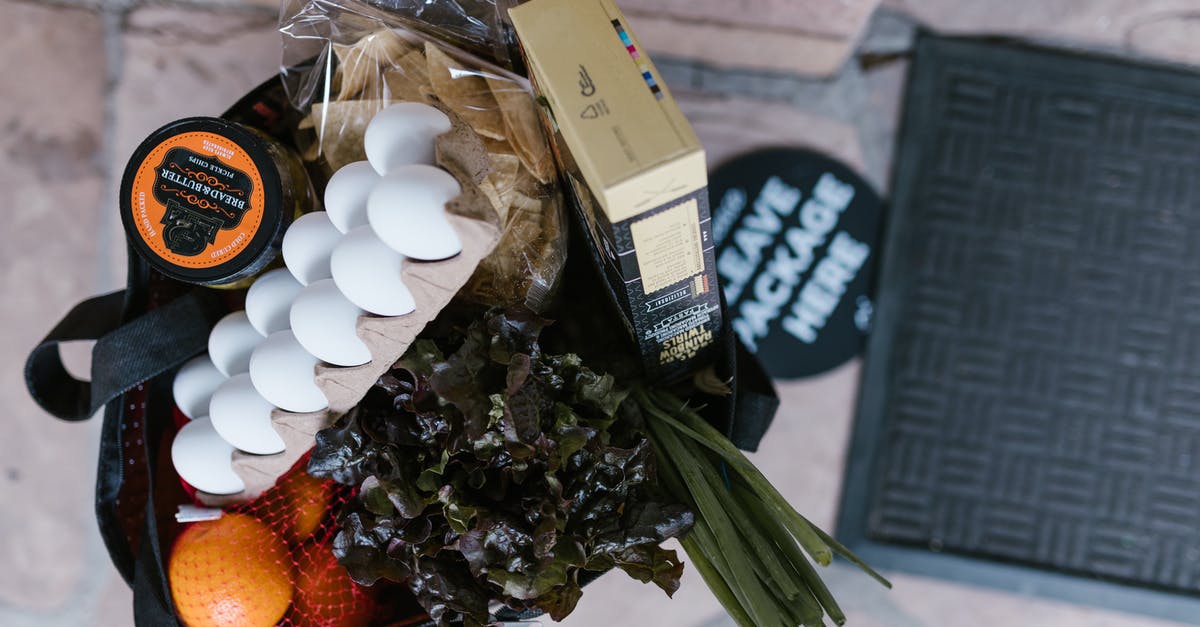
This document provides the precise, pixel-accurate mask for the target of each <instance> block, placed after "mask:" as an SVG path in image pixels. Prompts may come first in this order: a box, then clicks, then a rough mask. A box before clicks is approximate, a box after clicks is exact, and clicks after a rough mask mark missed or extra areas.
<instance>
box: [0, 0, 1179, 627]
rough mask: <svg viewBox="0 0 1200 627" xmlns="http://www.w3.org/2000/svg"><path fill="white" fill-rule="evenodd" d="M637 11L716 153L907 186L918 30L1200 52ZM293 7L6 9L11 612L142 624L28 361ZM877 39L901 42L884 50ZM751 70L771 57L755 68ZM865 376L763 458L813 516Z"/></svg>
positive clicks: (36, 5) (0, 202) (1167, 54)
mask: <svg viewBox="0 0 1200 627" xmlns="http://www.w3.org/2000/svg"><path fill="white" fill-rule="evenodd" d="M619 1H622V2H623V3H624V4H625V5H626V6H627V7H628V8H629V9H630V16H631V17H630V19H631V21H632V22H633V25H634V29H635V30H636V31H637V32H638V33H639V34H640V35H641V37H642V39H643V44H644V45H646V46H647V47H649V48H650V49H652V50H657V51H666V52H667V53H668V54H667V55H665V56H664V55H662V54H660V55H658V56H657V60H658V61H659V66H660V69H661V70H662V71H663V73H664V75H665V78H666V81H667V82H668V84H670V86H671V87H672V89H673V91H674V92H675V93H676V94H677V95H678V96H679V98H680V100H681V102H682V104H683V106H684V108H685V110H686V112H687V114H688V115H689V117H690V118H691V119H692V121H693V123H694V125H695V127H696V129H697V131H698V132H699V134H700V136H701V138H702V140H703V141H704V143H705V144H706V146H707V148H708V150H709V154H710V160H711V161H712V162H713V163H714V164H715V163H718V162H720V161H722V160H724V159H726V158H728V157H730V156H733V155H734V154H737V153H738V152H742V151H745V150H747V149H750V148H753V147H755V146H760V145H771V144H774V145H778V144H793V145H807V146H811V147H815V148H818V149H820V150H823V151H826V152H828V153H830V154H832V155H835V156H837V157H839V158H840V159H842V160H844V161H846V162H847V163H850V164H851V165H853V166H855V167H857V168H859V169H860V170H861V171H862V172H863V173H864V174H865V175H866V177H867V178H868V180H869V181H871V182H872V183H873V184H874V185H876V186H877V187H878V188H880V189H881V190H884V191H886V186H887V173H888V171H889V168H890V154H891V148H892V142H893V138H894V135H895V130H896V120H897V116H898V109H899V102H900V94H901V91H902V87H903V81H904V75H905V71H906V64H905V61H904V60H903V52H904V51H905V50H906V49H907V48H908V46H909V45H910V42H911V36H912V32H913V28H914V25H915V24H916V23H917V22H922V23H925V24H927V25H929V26H932V27H934V28H938V29H942V30H945V31H948V32H957V33H971V34H994V35H1005V36H1016V37H1021V38H1027V39H1034V40H1039V41H1050V42H1053V43H1055V44H1057V45H1064V46H1072V47H1081V48H1089V49H1092V48H1096V49H1104V50H1109V51H1116V52H1119V53H1122V54H1126V55H1131V56H1139V57H1150V58H1157V59H1163V60H1168V61H1174V62H1179V63H1200V17H1198V16H1200V2H1197V0H1189V1H1182V0H1090V1H1089V2H1080V1H1078V0H1009V1H1008V2H1003V3H996V2H990V1H988V0H882V8H880V9H878V10H875V12H874V13H871V10H872V9H873V8H874V5H875V4H877V2H870V1H859V0H843V1H842V2H839V3H836V4H838V5H839V6H840V7H841V8H839V9H837V10H833V9H830V8H829V6H826V5H833V4H835V3H827V0H792V1H791V2H790V3H789V2H785V1H784V0H757V1H750V0H741V1H739V2H729V1H728V0H706V1H703V2H701V1H699V0H695V2H683V1H682V0H658V1H651V0H619ZM276 6H277V5H276V3H275V2H274V1H273V0H174V1H172V0H163V1H157V2H149V1H146V2H141V1H138V0H57V1H55V2H33V1H26V0H0V52H2V53H3V56H4V58H5V59H7V60H8V67H7V68H6V70H5V71H4V72H3V73H0V89H2V91H0V93H2V94H3V95H4V96H5V98H4V100H3V102H0V125H2V127H3V128H4V129H5V131H6V132H5V133H4V134H3V136H2V137H0V208H3V209H4V210H5V212H6V215H8V216H10V218H9V220H10V222H9V225H8V227H7V229H5V230H4V233H5V234H6V241H5V242H4V244H5V245H4V246H3V247H2V248H0V260H2V261H3V263H2V264H0V268H2V270H0V288H3V290H4V292H3V293H4V294H5V295H6V297H7V305H6V307H5V310H4V311H5V314H4V316H5V317H4V325H3V327H0V351H2V353H0V373H3V382H4V385H3V387H0V400H2V401H4V402H5V406H6V407H7V408H8V416H7V418H6V419H5V420H4V422H3V424H4V427H3V431H2V432H0V434H2V436H0V455H2V457H0V503H2V504H3V505H2V506H0V556H3V557H0V625H4V626H5V627H9V626H13V627H25V626H33V625H37V626H39V627H41V626H48V627H58V626H76V625H100V626H104V627H110V626H111V627H123V626H126V625H131V624H132V613H131V611H130V603H131V600H130V594H129V592H128V590H127V589H126V588H125V586H124V584H123V583H122V582H121V581H120V579H119V578H118V577H117V576H116V574H115V572H114V571H113V569H112V567H111V566H110V565H109V564H108V561H107V555H106V554H105V552H104V549H103V547H102V546H101V545H100V542H99V538H98V536H97V534H96V532H95V529H94V526H95V523H94V520H93V518H92V512H91V488H92V481H93V475H94V465H95V451H96V438H97V431H98V426H99V425H98V424H97V423H95V422H93V423H87V424H76V425H67V424H61V423H58V422H56V421H54V420H53V419H51V418H49V417H47V416H45V415H43V414H42V413H41V412H40V411H39V410H38V409H37V408H36V406H35V405H34V404H33V403H32V401H31V400H29V399H28V398H27V396H26V394H25V392H24V389H23V385H22V383H21V378H20V367H21V363H22V362H23V360H24V356H25V354H26V352H27V351H28V349H29V348H30V347H31V346H32V344H33V342H35V341H36V339H37V338H38V337H40V336H41V335H42V334H44V333H45V331H46V330H47V329H48V327H49V325H50V323H51V322H52V321H53V320H55V319H57V317H58V316H60V315H62V314H63V313H64V312H65V311H66V310H67V308H68V307H69V306H70V305H71V304H73V303H75V302H77V301H78V300H81V299H83V298H85V297H87V296H89V295H92V294H95V293H99V292H102V291H107V290H111V289H115V288H118V287H120V285H121V284H122V281H123V272H124V248H123V243H122V236H121V229H120V225H119V219H118V217H117V214H116V211H115V195H116V194H115V188H116V184H117V179H118V177H119V175H120V170H121V168H122V167H123V165H124V162H125V159H126V158H127V156H128V154H129V153H130V152H131V151H132V149H133V147H134V146H135V145H136V144H137V142H138V141H140V140H141V138H142V137H144V136H145V134H146V133H148V132H149V131H151V130H153V129H154V128H156V127H157V126H159V125H160V124H161V123H163V122H166V121H168V120H171V119H175V118H179V117H184V116H188V115H204V114H209V115H211V114H216V113H219V112H220V111H221V110H222V109H223V108H224V107H225V106H226V105H227V104H229V103H231V102H232V101H233V100H234V99H235V98H236V96H238V95H239V94H241V93H242V92H244V91H246V90H248V89H249V88H251V87H253V86H254V85H256V84H257V83H258V82H260V81H261V80H263V79H264V78H265V77H267V76H269V75H270V74H271V73H272V72H274V71H275V69H276V67H277V64H278V58H279V51H278V45H279V38H278V34H277V33H276V32H275V27H274V23H275V14H276V10H277V9H276ZM746 6H759V7H767V10H764V11H761V12H753V13H752V12H747V11H744V10H741V9H742V8H744V7H746ZM693 7H694V10H693ZM789 11H791V13H789ZM868 16H869V19H868ZM642 24H646V25H647V27H646V28H645V29H642V28H641V25H642ZM714 25H716V26H714ZM700 27H703V28H717V29H718V31H720V32H726V31H728V32H735V31H736V34H738V35H745V34H747V33H750V34H753V33H756V32H757V33H760V34H763V36H766V35H772V36H777V37H779V38H780V39H779V40H778V41H780V42H783V43H780V44H779V45H780V46H784V44H786V46H785V47H784V48H780V49H786V50H790V51H791V53H792V54H791V56H790V57H789V58H787V59H766V60H765V61H764V60H763V59H762V58H761V57H763V56H765V55H763V54H762V52H763V50H764V49H759V50H758V51H757V52H758V54H757V56H756V54H754V53H755V50H753V49H749V50H745V49H744V50H743V51H742V54H743V56H742V57H731V56H729V55H726V56H725V57H723V58H720V59H716V58H713V57H712V55H708V56H706V54H707V52H706V49H703V48H704V47H703V46H698V45H697V43H696V40H695V38H694V35H695V32H696V29H697V28H700ZM785 39H786V41H785ZM797 51H802V52H808V54H797ZM864 52H870V53H873V56H874V57H875V58H891V56H892V55H893V54H896V53H898V55H899V56H898V57H897V60H894V61H891V62H886V63H880V64H864V63H861V62H860V58H862V57H861V55H862V53H864ZM685 55H689V56H685ZM810 61H812V62H811V63H810ZM750 65H754V66H756V67H757V69H744V66H750ZM764 67H765V68H766V69H764ZM739 68H742V69H739ZM74 354H75V355H76V356H78V354H79V351H74ZM75 361H76V362H78V363H83V362H84V361H85V360H75ZM858 374H859V364H858V363H857V362H854V363H851V364H848V365H846V366H843V367H842V368H839V369H837V370H835V371H833V372H831V373H828V374H826V375H823V376H821V377H817V378H814V379H810V380H806V381H802V382H796V383H789V384H787V385H783V386H781V389H780V392H781V394H782V396H783V401H784V405H783V410H782V411H781V414H780V416H779V417H778V418H777V419H776V423H775V426H774V427H773V430H772V432H771V434H770V437H769V438H768V439H767V440H766V442H765V444H764V446H763V449H762V451H760V452H759V453H758V454H757V455H756V461H757V462H758V463H759V464H760V465H761V467H762V468H763V470H764V472H765V473H766V474H767V475H768V476H769V477H771V478H772V479H774V480H775V481H776V483H777V484H778V485H780V486H781V487H782V488H783V491H784V492H785V494H786V495H787V496H788V497H789V498H790V499H791V500H792V501H793V502H794V503H795V504H796V506H797V508H798V509H800V510H801V511H803V512H805V513H807V514H809V515H810V516H811V517H812V518H813V519H814V520H815V522H817V523H819V524H822V525H824V526H826V527H827V528H828V527H830V526H831V525H832V522H833V518H834V515H835V510H836V507H837V497H838V492H839V483H840V475H841V465H842V461H843V455H844V449H845V442H846V438H847V435H848V433H849V429H850V424H851V416H852V411H853V405H854V399H855V396H856V386H857V381H858ZM828 577H829V580H830V583H831V587H832V588H833V590H834V592H835V594H836V595H837V596H838V597H839V598H841V599H842V601H843V605H844V606H845V607H846V609H847V613H848V614H849V616H850V624H851V625H853V626H857V627H933V626H942V625H954V626H960V625H964V626H965V625H970V626H979V627H1000V626H1008V625H1024V626H1029V625H1033V626H1066V627H1075V626H1078V627H1084V626H1087V627H1106V626H1111V627H1116V626H1117V625H1122V626H1134V627H1154V626H1161V627H1166V626H1167V623H1163V622H1160V621H1153V620H1150V619H1146V618H1142V617H1135V616H1128V615H1123V614H1117V613H1112V612H1106V611H1100V610H1093V609H1088V608H1082V607H1079V606H1074V605H1069V604H1064V603H1056V602H1052V601H1046V600H1039V599H1029V598H1025V597H1021V596H1017V595H1011V594H1006V593H1000V592H995V591H990V590H980V589H975V588H969V587H964V586H959V585H955V584H951V583H947V582H943V581H935V580H929V579H923V578H917V577H910V576H895V577H894V578H893V581H894V582H895V584H896V588H895V590H893V591H891V592H886V591H883V590H881V589H879V588H878V587H876V586H875V585H874V584H873V582H871V581H870V580H868V579H867V578H866V577H863V576H860V575H859V574H858V573H856V572H854V571H852V570H850V569H848V568H844V567H834V568H831V569H830V570H829V572H828ZM565 624H566V625H572V626H574V627H584V626H592V625H594V626H596V627H601V626H606V627H607V626H609V625H614V624H648V625H671V626H684V627H701V626H705V627H708V626H714V627H715V626H718V625H721V626H723V625H729V624H730V623H729V622H728V620H726V619H724V618H723V615H722V613H721V611H720V608H719V606H718V605H717V604H716V603H715V601H714V600H713V599H712V598H711V595H709V594H708V592H707V590H706V589H705V588H704V586H703V584H702V582H700V581H699V579H698V578H697V577H695V575H694V574H689V575H688V576H687V577H686V579H685V584H684V588H683V590H681V591H680V592H679V593H678V595H677V597H676V599H674V600H671V601H668V600H667V599H666V598H665V597H663V596H662V595H660V594H659V593H658V592H657V591H656V590H653V589H649V588H645V587H642V586H641V585H640V584H637V583H634V582H632V581H630V580H628V579H627V578H624V577H605V578H602V579H601V580H600V581H599V582H597V583H596V584H594V585H592V586H590V587H589V588H588V590H587V594H586V595H585V596H584V598H583V601H582V603H581V604H580V608H579V611H578V612H577V613H576V615H575V616H573V617H572V618H570V619H568V620H567V621H566V622H565Z"/></svg>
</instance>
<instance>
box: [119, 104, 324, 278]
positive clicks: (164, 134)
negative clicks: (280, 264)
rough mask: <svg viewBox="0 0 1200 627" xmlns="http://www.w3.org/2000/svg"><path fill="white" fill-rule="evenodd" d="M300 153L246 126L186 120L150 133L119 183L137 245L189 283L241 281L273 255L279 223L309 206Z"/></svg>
mask: <svg viewBox="0 0 1200 627" xmlns="http://www.w3.org/2000/svg"><path fill="white" fill-rule="evenodd" d="M313 196H314V195H313V192H312V188H311V185H310V184H309V180H308V176H307V174H306V173H305V170H304V167H303V166H302V165H301V163H300V160H299V158H298V157H297V155H295V154H294V153H293V152H292V151H291V150H290V149H289V148H287V147H285V146H284V145H283V144H280V143H279V142H277V141H275V140H274V139H272V138H270V137H268V136H267V135H265V134H263V133H260V132H258V131H256V130H254V129H252V128H250V127H247V126H242V125H240V124H236V123H233V122H229V121H226V120H222V119H219V118H188V119H184V120H179V121H176V122H172V123H170V124H167V125H166V126H164V127H162V128H160V129H158V130H157V131H155V132H154V133H152V134H151V135H150V136H149V137H148V138H147V139H146V140H145V141H143V142H142V144H141V145H140V146H138V148H137V150H136V151H134V154H133V157H132V158H131V159H130V160H129V164H128V165H127V166H126V168H125V174H124V177H123V178H122V180H121V196H120V208H121V220H122V222H123V223H124V226H125V233H126V236H127V237H128V239H129V241H130V243H131V244H132V245H133V248H134V250H136V251H137V253H138V254H139V255H141V256H142V257H143V258H145V260H146V261H147V262H148V263H149V264H150V265H151V266H153V267H154V268H155V269H157V270H158V271H160V272H162V273H163V274H165V275H167V276H169V277H171V278H173V279H176V280H179V281H184V282H186V283H194V284H198V285H211V286H241V283H240V282H242V281H243V280H245V279H248V278H249V277H252V276H254V275H255V274H257V273H259V272H261V271H262V270H264V269H266V268H267V266H268V265H269V264H270V263H271V262H272V261H274V260H275V258H276V257H277V256H278V254H279V245H280V238H281V237H282V236H283V232H284V229H286V228H287V226H288V224H290V223H291V221H292V219H293V218H294V217H295V216H296V215H299V214H302V213H305V212H307V211H310V210H311V209H312V203H313Z"/></svg>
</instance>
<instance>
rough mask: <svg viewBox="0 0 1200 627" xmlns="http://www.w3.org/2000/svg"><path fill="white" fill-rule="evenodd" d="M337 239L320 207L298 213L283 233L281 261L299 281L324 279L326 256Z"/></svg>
mask: <svg viewBox="0 0 1200 627" xmlns="http://www.w3.org/2000/svg"><path fill="white" fill-rule="evenodd" d="M341 239H342V232H341V231H339V230H337V227H335V226H333V222H331V221H330V220H329V215H328V214H326V213H325V212H324V211H316V212H313V213H310V214H308V215H306V216H302V217H301V218H300V219H299V220H296V222H295V223H294V224H292V226H291V228H289V229H288V230H287V233H286V234H284V236H283V263H284V264H285V265H287V269H288V270H290V271H291V272H292V276H294V277H296V280H297V281H299V282H300V284H301V285H308V284H309V283H312V282H313V281H320V280H321V279H328V278H329V277H330V276H331V275H330V273H329V257H330V255H332V254H333V248H334V246H337V243H338V241H340V240H341Z"/></svg>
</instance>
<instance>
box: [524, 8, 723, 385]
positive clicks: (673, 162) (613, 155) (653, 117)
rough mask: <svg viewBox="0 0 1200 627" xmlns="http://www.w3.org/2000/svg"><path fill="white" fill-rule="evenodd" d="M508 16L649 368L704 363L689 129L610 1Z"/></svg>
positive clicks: (703, 257)
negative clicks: (510, 17)
mask: <svg viewBox="0 0 1200 627" xmlns="http://www.w3.org/2000/svg"><path fill="white" fill-rule="evenodd" d="M510 15H511V16H512V20H513V26H514V27H515V29H516V32H517V37H518V39H519V40H520V42H521V46H522V50H523V52H524V54H525V59H526V62H527V64H528V67H529V71H530V75H531V77H532V79H533V82H534V85H535V87H536V88H537V90H538V92H539V93H540V95H541V96H542V97H543V98H544V99H545V101H546V103H547V105H548V114H549V121H550V125H551V129H552V131H553V132H554V136H555V140H556V148H557V152H558V156H559V159H560V162H561V165H562V166H563V169H564V170H565V171H566V173H567V179H568V180H569V182H570V183H571V187H572V191H573V192H574V197H575V201H576V202H575V206H576V210H577V211H578V212H579V214H580V218H581V219H582V222H583V224H585V225H586V229H585V230H586V232H587V237H588V239H589V240H591V244H592V245H593V248H594V250H595V251H596V253H597V257H598V258H599V259H600V263H601V265H602V266H603V268H604V272H605V275H606V276H607V278H608V281H609V285H610V287H611V289H612V291H613V292H614V294H615V296H616V300H617V303H618V305H619V306H620V307H621V310H622V311H623V312H624V314H625V318H626V322H627V323H628V326H629V328H630V331H631V332H632V333H633V335H634V336H635V338H636V340H637V343H638V345H639V347H640V348H641V352H642V358H643V362H644V363H645V365H646V369H647V372H648V373H649V374H650V375H651V376H653V377H657V378H673V377H678V376H681V375H683V374H686V373H688V372H690V371H692V370H695V369H697V368H699V367H701V366H703V365H704V364H705V363H706V362H708V361H711V351H712V347H713V345H714V341H715V336H716V334H717V333H718V332H719V330H720V328H721V311H720V297H719V295H718V292H717V277H716V271H715V263H714V260H713V239H712V232H711V228H710V219H709V209H708V190H707V185H708V177H707V173H706V169H705V167H706V166H705V159H704V149H703V148H702V147H701V146H700V142H699V140H698V139H696V134H695V133H694V132H693V131H692V128H691V126H690V125H689V124H688V122H687V120H686V119H685V118H684V117H683V113H682V112H681V111H680V110H679V106H678V105H677V104H676V103H675V100H674V99H673V98H672V97H671V94H670V91H668V90H667V88H666V87H665V86H664V85H662V79H661V77H660V76H659V74H658V71H657V70H655V68H654V65H653V64H652V63H651V62H650V59H649V58H648V57H646V55H645V53H644V52H643V51H642V49H641V46H640V44H639V42H638V40H637V38H636V37H635V36H634V35H633V34H632V33H631V32H629V29H628V25H627V23H626V22H625V18H624V16H622V15H621V12H620V10H619V9H617V7H616V5H615V4H613V3H612V2H611V0H533V1H532V2H529V3H527V4H523V5H521V6H518V7H516V8H514V9H511V10H510Z"/></svg>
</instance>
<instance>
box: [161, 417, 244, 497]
mask: <svg viewBox="0 0 1200 627" xmlns="http://www.w3.org/2000/svg"><path fill="white" fill-rule="evenodd" d="M171 463H172V464H173V465H174V466H175V472H176V473H178V474H179V476H180V478H182V479H183V480H184V481H186V482H188V484H190V485H191V486H192V487H194V488H196V489H197V490H202V491H204V492H208V493H209V494H237V493H238V492H241V491H242V490H245V489H246V484H245V483H243V482H242V478H241V477H239V476H238V475H237V473H236V472H234V471H233V446H232V445H230V444H229V443H228V442H226V441H225V440H222V439H221V436H219V435H217V430H216V429H214V428H213V426H212V421H210V420H209V419H208V416H201V417H199V418H196V419H195V420H192V421H191V422H189V423H187V424H185V425H183V428H182V429H180V430H179V433H176V434H175V440H174V441H173V442H171Z"/></svg>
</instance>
